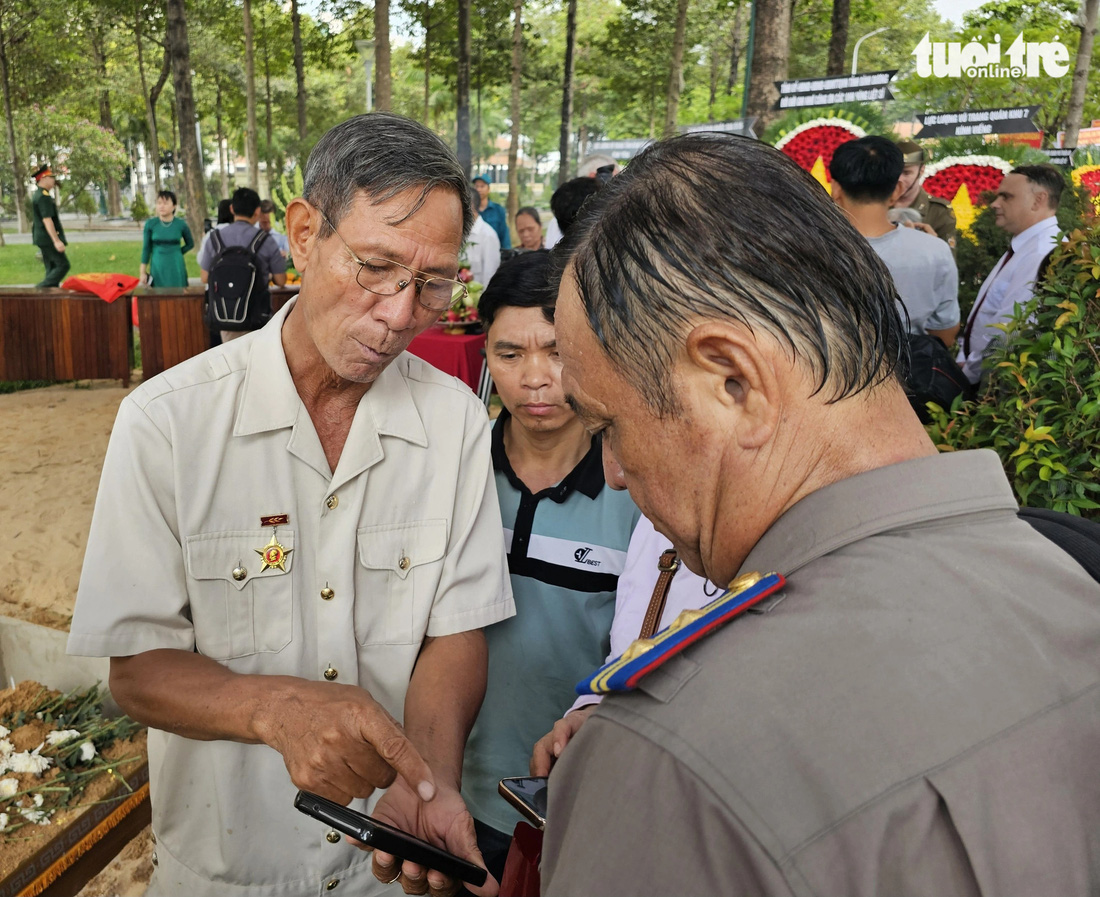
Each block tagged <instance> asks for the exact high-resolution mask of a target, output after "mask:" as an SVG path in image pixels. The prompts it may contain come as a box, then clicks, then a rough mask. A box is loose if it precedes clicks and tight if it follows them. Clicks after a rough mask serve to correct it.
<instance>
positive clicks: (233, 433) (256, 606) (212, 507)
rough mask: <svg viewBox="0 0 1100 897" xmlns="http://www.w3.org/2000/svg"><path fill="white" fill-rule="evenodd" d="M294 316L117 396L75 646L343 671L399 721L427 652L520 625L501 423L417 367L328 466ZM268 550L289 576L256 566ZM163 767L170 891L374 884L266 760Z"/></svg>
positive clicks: (317, 673)
mask: <svg viewBox="0 0 1100 897" xmlns="http://www.w3.org/2000/svg"><path fill="white" fill-rule="evenodd" d="M298 301H301V300H298ZM292 307H293V303H290V304H288V305H287V306H286V307H285V308H284V309H281V310H280V311H279V312H278V313H276V315H275V316H274V317H273V318H272V320H271V321H270V322H269V324H268V325H267V326H266V327H264V328H263V329H262V330H259V331H256V332H255V333H250V334H247V335H246V336H243V337H242V338H241V339H239V340H234V341H232V342H230V343H228V344H225V345H223V346H221V347H219V348H216V349H213V350H211V351H209V352H206V353H204V354H203V355H200V356H198V357H196V358H192V359H190V360H188V361H186V362H184V363H183V364H180V365H177V366H176V367H174V368H171V369H170V370H168V371H165V372H164V373H163V374H161V375H160V376H158V377H155V378H153V379H152V380H150V381H148V382H147V383H144V384H142V385H141V386H140V387H139V388H138V389H136V390H134V392H132V393H131V394H130V395H129V396H128V397H127V398H126V399H125V400H124V401H123V403H122V405H121V407H120V409H119V414H118V419H117V420H116V423H115V427H114V429H113V431H112V433H111V440H110V445H109V447H108V449H107V456H106V459H105V461H104V466H103V477H102V480H101V484H100V489H99V495H98V497H97V499H96V508H95V513H94V516H93V519H92V527H91V532H90V534H89V538H88V551H87V555H86V557H85V561H84V569H83V573H82V575H81V580H80V589H79V593H78V596H77V602H76V610H75V613H74V616H73V622H72V627H71V634H70V637H69V651H70V652H71V653H74V654H85V655H94V656H129V655H133V654H137V653H140V652H143V651H149V650H152V649H155V648H175V649H179V650H184V651H192V650H194V651H197V652H198V653H200V654H204V655H206V656H208V657H211V658H213V659H214V660H216V661H218V662H219V663H221V664H222V665H223V666H225V667H226V668H228V669H230V670H232V671H234V672H237V673H247V674H265V675H288V676H298V677H303V678H306V679H314V680H321V679H322V678H323V677H324V674H325V671H326V670H329V669H331V670H334V671H335V672H336V678H335V681H336V682H338V683H354V684H358V685H360V686H362V687H363V688H365V689H367V690H368V691H369V692H370V693H371V694H372V695H373V696H374V697H375V699H377V700H378V701H379V702H380V703H381V704H382V705H383V706H384V707H385V708H386V709H387V710H388V711H389V712H390V713H391V714H392V715H393V716H394V717H396V718H397V719H398V720H400V719H402V717H403V715H404V713H403V711H404V700H405V691H406V689H407V686H408V683H409V678H410V674H411V672H412V669H413V665H414V664H415V662H416V658H417V654H418V652H419V651H420V647H421V645H422V643H423V641H424V638H425V637H429V636H444V635H448V634H452V633H456V632H462V631H465V630H469V629H476V628H480V627H483V626H486V625H488V624H490V623H495V622H497V621H499V620H502V619H505V618H507V617H510V616H511V615H512V614H513V613H514V604H513V602H512V597H511V588H510V586H509V582H508V576H507V568H506V561H505V555H504V542H503V537H502V528H501V520H500V511H499V507H498V503H497V498H496V489H495V485H494V481H493V470H492V464H491V461H490V452H489V445H490V436H489V424H488V420H487V418H486V415H485V409H484V406H483V405H482V404H481V403H480V402H479V401H478V399H477V398H476V397H475V396H474V395H473V394H472V393H471V392H470V391H469V389H468V388H466V386H465V385H463V384H461V383H460V382H459V381H458V380H456V379H455V378H453V377H449V376H446V375H445V374H441V373H440V372H439V371H437V370H435V369H434V368H432V367H430V366H429V365H427V364H426V363H424V362H422V361H421V360H420V359H419V358H415V357H413V356H411V355H409V354H407V353H405V354H403V355H401V356H399V357H398V358H397V359H395V360H394V361H393V362H392V363H391V364H390V365H389V366H388V367H387V368H386V369H385V370H384V371H383V372H382V373H381V374H380V375H379V377H378V379H377V380H376V381H375V382H374V384H373V385H372V386H371V388H370V389H369V390H368V391H367V393H366V394H365V395H364V396H363V398H362V399H361V400H360V402H359V406H358V409H357V410H356V413H355V418H354V420H353V423H352V426H351V431H350V433H349V434H348V438H347V442H346V443H345V445H344V449H343V452H342V454H341V456H340V461H339V463H338V465H337V467H336V470H335V472H332V471H331V470H330V468H329V464H328V461H327V460H326V458H325V453H324V450H323V448H322V446H321V442H320V439H319V438H318V436H317V432H316V430H315V429H314V426H313V421H312V420H311V418H310V416H309V413H308V412H307V410H306V408H305V406H304V405H303V404H302V401H301V399H300V398H299V396H298V393H297V390H296V388H295V385H294V380H293V379H292V377H291V374H290V370H289V368H288V366H287V362H286V357H285V355H284V353H283V347H282V341H281V328H282V324H283V321H284V320H285V318H286V315H287V314H288V311H289V309H290V308H292ZM283 514H285V515H288V516H289V523H287V524H285V525H279V526H278V527H272V526H270V525H268V526H263V525H261V517H268V516H274V515H283ZM272 538H274V539H276V540H277V542H278V544H279V545H281V546H282V547H283V549H284V550H285V551H286V552H287V554H286V555H285V557H284V558H283V565H282V567H283V568H285V569H281V568H280V567H278V566H276V567H268V568H266V569H261V568H262V567H263V558H262V557H261V554H260V551H261V550H262V549H264V548H265V546H267V545H268V544H269V540H271V539H272ZM238 568H242V569H243V570H245V571H246V572H247V575H246V576H244V577H243V578H241V577H240V570H238ZM235 570H236V571H237V576H235V575H234V571H235ZM322 589H325V590H328V589H331V590H332V592H334V593H335V594H334V595H332V596H330V597H328V598H327V599H326V597H325V596H324V595H322ZM326 594H327V592H326ZM460 673H461V671H456V675H457V674H460ZM149 767H150V778H151V788H152V800H153V828H154V831H155V833H156V836H157V855H158V859H159V866H158V869H157V873H156V885H157V891H156V892H157V893H158V894H188V895H191V894H197V895H206V894H210V895H214V894H222V893H225V892H226V890H227V889H229V890H232V893H234V894H236V895H239V897H246V895H247V897H273V895H283V894H290V893H323V892H324V888H323V885H324V884H325V883H327V882H328V881H331V880H332V879H334V878H339V879H340V881H341V887H342V890H341V893H343V891H344V890H347V889H348V888H351V890H350V891H349V893H365V892H370V891H372V890H373V889H374V888H375V887H376V885H375V883H374V878H373V876H372V874H371V872H370V855H369V854H364V853H362V852H360V851H359V850H358V849H356V848H355V847H351V846H349V845H347V844H345V843H344V840H343V839H342V838H341V839H339V840H338V842H337V843H335V844H332V843H329V842H328V841H327V840H326V839H325V833H326V832H327V831H328V828H327V826H325V825H323V824H322V823H320V822H316V821H313V820H310V819H308V818H307V817H305V816H303V815H302V814H301V813H299V812H297V811H296V810H295V809H294V807H293V805H292V802H293V798H294V794H295V788H294V786H293V785H292V784H291V781H290V777H289V776H288V774H287V771H286V768H285V766H284V765H283V760H282V757H281V756H280V754H279V753H278V752H276V751H275V750H273V749H272V748H269V747H267V746H265V745H246V744H237V743H234V742H229V741H208V742H205V741H193V740H191V739H187V738H183V737H180V736H177V735H171V734H167V733H165V732H161V731H158V730H151V731H150V733H149ZM375 799H376V798H375ZM372 805H373V801H372ZM353 806H355V807H357V808H358V809H360V810H363V809H365V808H366V806H365V803H364V802H362V801H357V802H355V803H354V804H353Z"/></svg>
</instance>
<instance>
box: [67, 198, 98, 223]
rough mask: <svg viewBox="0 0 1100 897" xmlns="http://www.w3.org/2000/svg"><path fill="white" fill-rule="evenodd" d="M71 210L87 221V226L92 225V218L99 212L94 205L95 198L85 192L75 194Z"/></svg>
mask: <svg viewBox="0 0 1100 897" xmlns="http://www.w3.org/2000/svg"><path fill="white" fill-rule="evenodd" d="M73 208H74V209H75V210H76V212H77V213H78V214H80V215H83V216H85V217H86V218H87V219H88V224H89V225H91V223H92V216H93V215H94V214H95V213H96V212H98V211H99V205H98V204H97V203H96V201H95V197H94V196H92V194H91V193H89V192H88V191H87V190H81V191H80V192H79V193H78V194H76V196H75V197H74V198H73Z"/></svg>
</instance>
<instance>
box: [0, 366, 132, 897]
mask: <svg viewBox="0 0 1100 897" xmlns="http://www.w3.org/2000/svg"><path fill="white" fill-rule="evenodd" d="M126 393H127V390H126V389H124V388H123V387H121V386H120V385H119V383H118V381H117V380H114V381H101V380H95V381H91V382H90V383H89V382H88V381H84V382H82V383H79V384H77V385H75V386H74V385H73V384H71V383H70V384H67V385H62V386H51V387H47V388H45V389H32V390H26V391H24V392H17V393H11V394H6V395H0V483H3V488H2V489H0V520H3V521H5V524H6V526H5V530H6V533H7V535H6V537H5V540H4V541H5V543H6V544H5V545H4V550H3V551H2V552H0V556H6V557H5V559H4V560H3V561H2V562H0V615H3V616H8V617H16V618H18V619H21V620H28V621H30V622H32V623H39V624H42V625H45V626H52V627H53V628H55V629H61V630H67V629H68V625H69V620H70V619H71V618H72V612H73V602H74V600H75V598H76V587H77V583H78V581H79V579H80V567H81V564H82V563H83V561H84V548H85V545H86V543H87V533H88V526H89V524H90V523H91V520H92V508H93V507H94V505H95V496H96V489H97V488H98V486H99V472H100V468H101V466H102V464H103V455H104V453H105V452H106V450H107V440H108V438H109V437H110V435H111V425H112V424H113V423H114V419H115V414H116V412H117V411H118V406H119V403H120V402H121V401H122V399H123V397H124V396H125V395H126ZM151 855H152V842H151V836H150V833H149V830H148V829H146V830H145V831H144V832H142V834H141V835H140V836H139V837H137V838H135V839H134V841H132V842H131V843H130V844H129V845H128V846H127V847H126V849H125V850H123V852H122V853H121V854H120V856H119V857H118V858H117V859H116V860H115V861H114V862H113V863H111V864H110V865H109V866H108V867H107V868H106V869H104V870H103V872H101V873H100V874H99V875H98V876H96V878H94V879H92V880H91V881H90V882H89V883H88V884H87V885H86V886H85V887H84V889H83V890H82V891H81V892H80V893H81V895H87V897H108V895H116V897H139V895H141V894H144V893H145V889H146V886H147V885H148V882H149V876H150V873H151V871H152V866H151V865H150V858H151Z"/></svg>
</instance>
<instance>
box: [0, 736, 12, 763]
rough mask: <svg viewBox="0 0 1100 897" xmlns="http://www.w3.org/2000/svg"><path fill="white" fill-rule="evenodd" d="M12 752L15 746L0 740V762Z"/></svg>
mask: <svg viewBox="0 0 1100 897" xmlns="http://www.w3.org/2000/svg"><path fill="white" fill-rule="evenodd" d="M13 750H15V746H14V745H13V744H12V743H11V742H10V741H8V740H7V739H6V738H0V760H2V759H3V758H4V757H6V756H8V754H10V753H11V752H12V751H13Z"/></svg>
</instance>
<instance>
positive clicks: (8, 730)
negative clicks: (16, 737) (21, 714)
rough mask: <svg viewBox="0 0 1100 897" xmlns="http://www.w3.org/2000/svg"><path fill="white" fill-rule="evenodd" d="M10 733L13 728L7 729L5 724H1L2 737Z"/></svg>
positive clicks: (0, 732) (0, 733) (0, 736)
mask: <svg viewBox="0 0 1100 897" xmlns="http://www.w3.org/2000/svg"><path fill="white" fill-rule="evenodd" d="M9 735H11V729H5V728H4V727H3V726H0V738H7V737H8V736H9Z"/></svg>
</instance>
